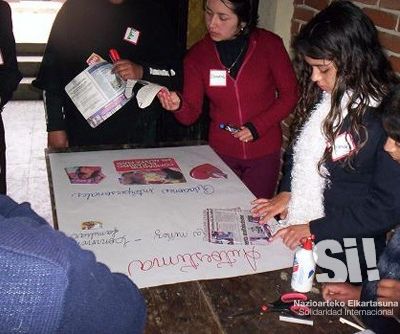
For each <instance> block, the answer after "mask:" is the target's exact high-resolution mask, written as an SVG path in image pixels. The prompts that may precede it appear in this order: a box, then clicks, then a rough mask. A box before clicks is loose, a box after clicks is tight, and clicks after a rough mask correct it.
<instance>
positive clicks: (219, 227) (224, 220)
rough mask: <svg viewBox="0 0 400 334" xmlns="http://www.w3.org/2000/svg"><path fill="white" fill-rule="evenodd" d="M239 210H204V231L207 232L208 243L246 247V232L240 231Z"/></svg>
mask: <svg viewBox="0 0 400 334" xmlns="http://www.w3.org/2000/svg"><path fill="white" fill-rule="evenodd" d="M238 212H240V208H233V209H206V210H205V211H204V213H203V214H204V222H203V223H204V230H205V231H207V232H208V241H210V242H212V243H216V244H227V245H233V244H242V243H245V244H246V245H248V238H247V231H246V228H245V227H244V230H245V231H244V233H243V231H241V226H240V221H239V215H238Z"/></svg>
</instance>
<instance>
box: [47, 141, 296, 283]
mask: <svg viewBox="0 0 400 334" xmlns="http://www.w3.org/2000/svg"><path fill="white" fill-rule="evenodd" d="M149 158H173V159H174V160H175V161H176V162H177V164H178V165H179V167H180V170H181V172H182V173H183V174H184V177H185V179H186V182H184V183H176V184H170V183H169V184H129V185H124V184H121V183H120V182H119V177H120V174H119V173H118V172H117V171H116V169H115V165H114V163H113V162H114V161H116V160H124V159H149ZM49 161H50V167H51V174H52V181H53V189H54V194H55V204H56V212H57V220H58V225H59V228H60V230H61V231H64V232H65V233H66V234H67V235H69V236H72V237H73V238H75V239H76V240H77V241H78V242H79V243H80V244H81V246H82V247H83V248H85V249H90V250H92V251H93V252H94V253H95V254H96V257H97V259H98V260H99V261H101V262H103V263H105V264H107V265H108V266H109V267H110V268H111V270H112V271H115V272H121V273H125V274H127V275H128V276H129V277H130V278H131V279H132V280H133V281H134V282H135V283H136V284H137V285H138V286H139V287H141V288H143V287H151V286H157V285H163V284H172V283H177V282H185V281H192V280H203V279H214V278H225V277H233V276H241V275H248V274H255V273H260V272H265V271H272V270H277V269H282V268H287V267H290V266H291V265H292V260H293V252H292V251H290V250H289V249H288V248H286V247H285V246H284V245H283V244H282V243H281V241H274V242H273V243H271V244H268V245H265V246H264V245H219V244H213V243H210V242H208V241H207V236H206V234H205V231H204V229H203V210H204V209H206V208H233V207H240V208H243V209H249V208H250V201H251V200H253V199H254V196H253V195H252V194H251V192H250V191H249V190H248V189H247V188H246V187H245V186H244V185H243V183H242V182H241V181H240V180H239V179H238V177H237V176H236V175H235V174H234V173H233V172H232V171H231V170H230V169H229V168H228V167H227V166H226V165H225V163H224V162H223V161H222V160H221V159H220V158H219V157H218V156H217V154H216V153H215V152H214V151H213V150H212V149H211V148H210V147H209V146H188V147H176V148H155V149H136V150H110V151H92V152H79V153H50V154H49ZM206 163H209V164H212V165H213V166H215V167H217V168H219V169H220V170H221V171H223V172H224V173H226V175H227V178H221V177H216V178H213V177H211V178H208V179H201V180H200V179H194V178H192V177H191V176H190V171H191V169H192V168H194V167H196V166H198V165H202V164H206ZM71 166H97V167H98V166H101V172H102V174H104V176H105V177H104V178H102V179H101V182H100V183H91V184H89V183H88V184H71V182H70V180H69V178H68V175H67V173H66V172H65V168H68V167H71ZM84 222H86V225H82V223H84ZM88 226H89V227H90V226H92V227H93V228H92V229H82V228H83V227H84V228H87V227H88Z"/></svg>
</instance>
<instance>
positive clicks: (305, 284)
mask: <svg viewBox="0 0 400 334" xmlns="http://www.w3.org/2000/svg"><path fill="white" fill-rule="evenodd" d="M313 240H314V236H313V235H312V236H310V237H308V238H305V239H304V240H302V245H301V248H299V249H298V250H297V251H296V253H295V254H294V260H293V274H292V289H293V290H294V291H298V292H309V291H310V290H311V289H312V284H313V281H314V274H315V266H316V265H315V259H314V254H313V246H314V243H313Z"/></svg>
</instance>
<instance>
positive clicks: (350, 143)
mask: <svg viewBox="0 0 400 334" xmlns="http://www.w3.org/2000/svg"><path fill="white" fill-rule="evenodd" d="M355 148H356V145H355V144H354V140H353V136H352V135H351V134H350V133H348V132H344V133H342V134H341V135H339V136H337V137H336V139H335V142H334V143H333V148H332V160H333V161H337V160H340V159H343V158H345V157H347V156H348V155H350V154H351V153H352V152H353V151H354V150H355Z"/></svg>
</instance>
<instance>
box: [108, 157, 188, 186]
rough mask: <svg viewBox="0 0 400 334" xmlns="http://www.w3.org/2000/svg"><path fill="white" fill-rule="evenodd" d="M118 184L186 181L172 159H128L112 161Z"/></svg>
mask: <svg viewBox="0 0 400 334" xmlns="http://www.w3.org/2000/svg"><path fill="white" fill-rule="evenodd" d="M114 166H115V169H116V171H117V172H118V173H119V174H120V177H119V182H120V183H121V184H124V185H130V184H172V183H185V182H186V179H185V177H184V175H183V173H182V171H181V169H180V168H179V166H178V164H177V163H176V161H175V160H174V159H173V158H150V159H129V160H117V161H114Z"/></svg>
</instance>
